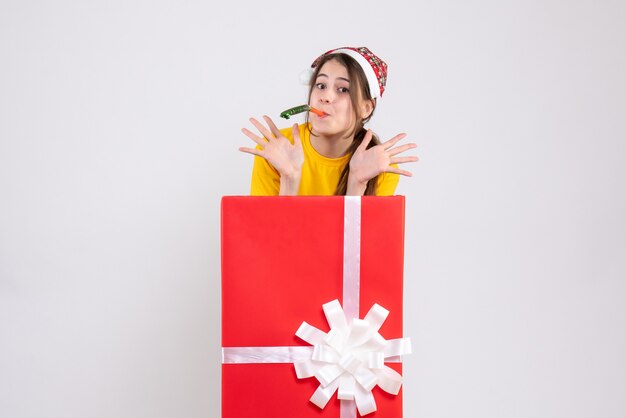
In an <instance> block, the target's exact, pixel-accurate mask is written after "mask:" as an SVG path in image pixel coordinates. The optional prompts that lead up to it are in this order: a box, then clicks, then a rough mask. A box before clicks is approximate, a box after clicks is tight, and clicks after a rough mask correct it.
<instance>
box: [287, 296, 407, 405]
mask: <svg viewBox="0 0 626 418" xmlns="http://www.w3.org/2000/svg"><path fill="white" fill-rule="evenodd" d="M323 309H324V314H325V315H326V320H327V321H328V324H329V325H330V331H329V332H328V333H325V332H323V331H321V330H319V329H317V328H315V327H314V326H311V325H309V324H307V323H306V322H302V325H300V328H298V331H296V335H297V336H298V337H300V338H301V339H303V340H304V341H306V342H308V343H309V344H311V345H312V346H313V353H312V355H311V358H310V359H307V360H304V361H298V362H294V367H295V369H296V375H297V376H298V378H299V379H304V378H307V377H315V378H316V379H317V380H318V381H319V382H320V385H319V386H318V388H317V390H316V391H315V392H314V393H313V396H311V399H310V401H311V402H313V403H314V404H315V405H317V406H318V407H319V408H322V409H323V408H324V407H325V406H326V404H327V403H328V401H329V400H330V398H331V397H332V396H333V394H334V393H335V392H336V391H338V393H337V398H339V399H342V400H354V401H355V402H356V406H357V409H358V410H359V413H360V414H361V416H363V415H367V414H369V413H371V412H374V411H376V401H375V400H374V395H373V394H372V389H373V388H374V387H375V386H376V385H378V386H379V387H380V388H381V389H382V390H384V391H385V392H388V393H390V394H393V395H397V394H398V392H399V391H400V387H401V386H402V376H401V375H400V374H399V373H398V372H396V371H395V370H393V369H392V368H390V367H387V366H385V364H384V363H385V359H388V360H391V357H396V356H401V355H404V354H410V353H411V340H410V338H397V339H393V340H388V341H387V340H385V339H384V338H383V337H382V336H381V335H380V334H379V333H378V330H379V329H380V327H381V325H382V324H383V322H385V319H387V315H388V314H389V311H388V310H387V309H385V308H383V307H382V306H380V305H378V304H374V306H372V308H371V309H370V310H369V312H368V313H367V315H365V318H363V319H358V318H355V319H353V320H352V321H351V322H350V323H349V321H348V320H347V319H346V315H345V314H344V311H343V308H342V307H341V304H340V303H339V301H338V300H337V299H335V300H333V301H331V302H328V303H325V304H324V305H323Z"/></svg>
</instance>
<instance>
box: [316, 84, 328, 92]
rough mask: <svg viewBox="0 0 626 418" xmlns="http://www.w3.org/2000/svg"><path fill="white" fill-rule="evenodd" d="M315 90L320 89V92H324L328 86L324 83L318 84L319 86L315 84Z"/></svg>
mask: <svg viewBox="0 0 626 418" xmlns="http://www.w3.org/2000/svg"><path fill="white" fill-rule="evenodd" d="M315 88H317V89H320V90H324V89H325V88H326V84H324V83H317V84H315Z"/></svg>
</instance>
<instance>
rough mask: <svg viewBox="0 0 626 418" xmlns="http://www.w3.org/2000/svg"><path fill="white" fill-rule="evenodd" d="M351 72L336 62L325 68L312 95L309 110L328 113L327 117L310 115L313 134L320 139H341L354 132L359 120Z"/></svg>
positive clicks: (328, 64) (319, 74) (323, 67)
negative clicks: (312, 108) (352, 95)
mask: <svg viewBox="0 0 626 418" xmlns="http://www.w3.org/2000/svg"><path fill="white" fill-rule="evenodd" d="M353 84H356V83H355V82H354V83H353ZM351 88H357V86H356V85H351V82H350V78H349V76H348V70H347V69H346V68H345V67H344V66H343V65H342V64H340V63H339V62H337V61H336V60H334V59H331V60H330V61H327V62H326V63H324V65H322V68H320V71H319V73H318V75H317V78H316V79H315V85H314V86H313V90H312V91H311V98H310V99H309V106H312V107H315V108H317V109H319V110H322V111H324V112H326V113H327V115H325V116H317V115H316V114H314V113H310V114H309V120H310V121H311V124H312V125H313V132H314V133H315V134H316V135H318V136H325V137H336V136H338V135H339V136H340V137H341V138H343V137H346V136H348V135H349V134H350V133H351V132H352V130H353V129H354V125H355V123H356V116H355V113H354V107H353V106H352V100H351V99H350V89H351Z"/></svg>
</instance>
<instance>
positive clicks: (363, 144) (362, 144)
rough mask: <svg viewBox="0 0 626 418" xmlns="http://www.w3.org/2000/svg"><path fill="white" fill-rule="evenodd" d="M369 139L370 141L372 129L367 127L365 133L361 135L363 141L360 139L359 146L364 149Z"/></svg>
mask: <svg viewBox="0 0 626 418" xmlns="http://www.w3.org/2000/svg"><path fill="white" fill-rule="evenodd" d="M371 141H372V130H371V129H368V130H367V132H366V133H365V136H364V137H363V141H361V145H359V148H360V149H361V150H363V151H365V150H366V149H367V146H368V145H369V143H370V142H371Z"/></svg>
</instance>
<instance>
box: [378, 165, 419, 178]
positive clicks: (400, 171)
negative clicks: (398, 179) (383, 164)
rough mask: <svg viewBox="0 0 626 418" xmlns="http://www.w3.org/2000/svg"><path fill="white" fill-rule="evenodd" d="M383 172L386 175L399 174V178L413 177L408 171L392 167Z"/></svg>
mask: <svg viewBox="0 0 626 418" xmlns="http://www.w3.org/2000/svg"><path fill="white" fill-rule="evenodd" d="M385 172H386V173H394V174H400V175H401V176H407V177H412V176H413V174H411V172H410V171H406V170H401V169H399V168H396V167H392V166H389V167H387V169H386V170H385Z"/></svg>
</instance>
